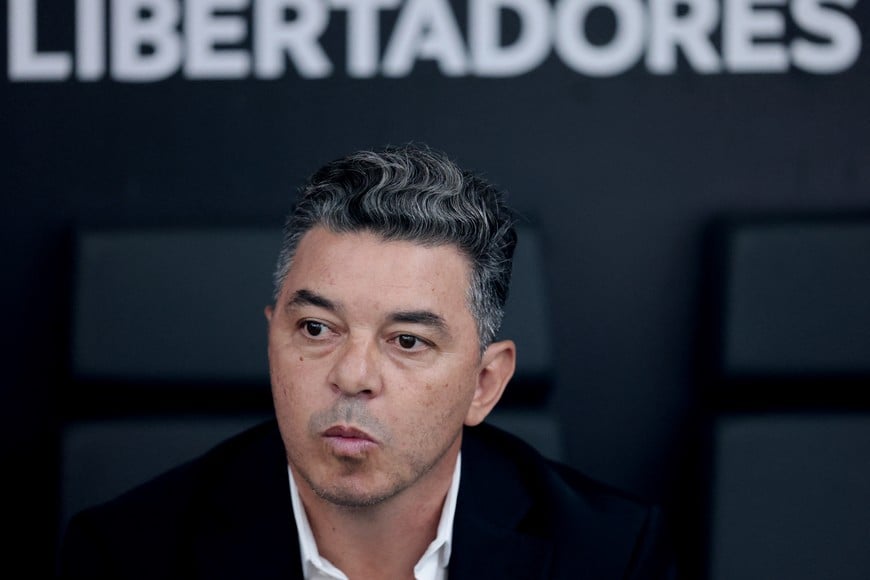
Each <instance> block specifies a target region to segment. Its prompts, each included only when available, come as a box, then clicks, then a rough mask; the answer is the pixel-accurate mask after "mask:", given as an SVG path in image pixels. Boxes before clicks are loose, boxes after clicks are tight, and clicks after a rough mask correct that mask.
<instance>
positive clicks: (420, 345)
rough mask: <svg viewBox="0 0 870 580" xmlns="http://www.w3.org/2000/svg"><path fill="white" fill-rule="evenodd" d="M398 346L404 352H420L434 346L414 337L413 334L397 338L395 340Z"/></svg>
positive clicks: (401, 335)
mask: <svg viewBox="0 0 870 580" xmlns="http://www.w3.org/2000/svg"><path fill="white" fill-rule="evenodd" d="M393 340H394V342H395V343H396V345H398V347H399V348H401V349H402V350H407V351H418V350H423V349H424V348H426V347H429V346H432V345H431V344H430V343H429V342H427V341H425V340H423V339H422V338H419V337H417V336H414V335H413V334H400V335H398V336H396V337H395V338H394V339H393Z"/></svg>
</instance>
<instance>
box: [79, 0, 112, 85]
mask: <svg viewBox="0 0 870 580" xmlns="http://www.w3.org/2000/svg"><path fill="white" fill-rule="evenodd" d="M105 22H106V4H105V0H78V1H77V2H76V77H77V78H78V79H79V80H82V81H95V80H98V79H100V78H102V76H103V75H104V74H105V73H106V33H105V28H104V26H103V25H104V23H105Z"/></svg>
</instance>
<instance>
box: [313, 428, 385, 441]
mask: <svg viewBox="0 0 870 580" xmlns="http://www.w3.org/2000/svg"><path fill="white" fill-rule="evenodd" d="M323 436H324V437H339V438H341V439H361V440H363V441H371V442H372V443H376V441H375V439H374V437H372V436H371V435H369V434H368V433H366V432H365V431H360V430H359V429H357V428H355V427H344V426H341V425H336V426H334V427H330V428H329V429H327V430H326V431H324V432H323Z"/></svg>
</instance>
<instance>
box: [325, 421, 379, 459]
mask: <svg viewBox="0 0 870 580" xmlns="http://www.w3.org/2000/svg"><path fill="white" fill-rule="evenodd" d="M322 436H323V439H324V441H325V442H326V444H327V445H328V446H329V447H330V448H331V449H332V451H333V452H334V453H336V454H338V455H345V456H356V455H361V454H364V453H366V452H368V451H371V450H373V449H374V448H376V447H377V446H378V441H377V440H376V439H375V438H374V437H372V436H371V435H369V434H368V433H366V432H365V431H361V430H360V429H357V428H355V427H348V426H344V425H335V426H333V427H330V428H329V429H327V430H326V431H324V432H323V434H322Z"/></svg>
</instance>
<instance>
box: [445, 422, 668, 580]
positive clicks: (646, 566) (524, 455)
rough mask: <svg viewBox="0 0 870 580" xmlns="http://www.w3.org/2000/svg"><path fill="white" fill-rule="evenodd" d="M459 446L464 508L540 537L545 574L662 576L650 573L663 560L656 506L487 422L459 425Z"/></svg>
mask: <svg viewBox="0 0 870 580" xmlns="http://www.w3.org/2000/svg"><path fill="white" fill-rule="evenodd" d="M462 452H463V461H462V474H463V485H464V486H465V488H464V489H463V488H462V487H460V497H462V493H463V491H464V492H465V494H466V498H465V499H466V501H465V503H464V506H465V509H467V510H470V511H472V512H474V513H475V515H476V516H479V517H482V518H486V519H488V520H489V521H493V522H496V523H497V524H498V525H500V526H505V527H512V528H513V529H514V530H515V531H516V532H517V533H518V534H521V535H523V536H525V537H527V538H534V539H535V540H537V541H541V542H544V543H546V545H547V546H548V547H549V548H550V549H551V550H552V551H551V554H552V565H553V577H565V578H569V577H572V574H575V573H578V574H579V573H581V571H582V570H585V571H586V572H587V573H588V571H589V570H596V571H597V575H595V574H593V575H592V576H591V577H595V578H610V577H614V578H660V577H662V576H661V574H660V573H659V572H658V571H657V572H655V573H654V572H652V571H651V570H653V569H655V570H658V569H659V568H660V567H661V566H662V565H663V564H664V562H663V561H662V558H663V557H664V553H663V547H664V546H663V542H662V540H663V529H662V528H663V523H662V518H661V512H660V510H659V508H658V507H656V506H654V505H650V504H649V503H647V502H645V501H643V500H641V499H640V498H637V497H635V496H633V495H631V494H629V493H626V492H624V491H622V490H619V489H617V488H615V487H613V486H610V485H607V484H605V483H602V482H600V481H597V480H595V479H594V478H592V477H589V476H587V475H585V474H583V473H581V472H579V471H577V470H575V469H573V468H571V467H569V466H567V465H564V464H561V463H557V462H554V461H550V460H548V459H546V458H544V457H542V456H541V455H540V454H539V453H538V452H537V451H535V450H534V449H533V448H532V447H531V446H529V445H528V444H526V443H525V442H523V441H521V440H520V439H518V438H516V437H514V436H513V435H510V434H508V433H506V432H504V431H501V430H499V429H497V428H495V427H492V426H487V425H481V426H478V427H474V428H471V429H466V431H465V434H464V438H463V446H462ZM460 505H462V504H460ZM457 509H459V507H458V508H457ZM645 570H650V572H646V571H645Z"/></svg>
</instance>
